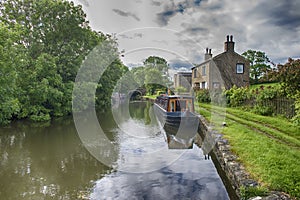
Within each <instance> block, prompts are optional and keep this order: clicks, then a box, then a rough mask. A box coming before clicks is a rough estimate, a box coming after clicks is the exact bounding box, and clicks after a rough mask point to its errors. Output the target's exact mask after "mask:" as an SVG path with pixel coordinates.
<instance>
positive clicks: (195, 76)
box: [194, 68, 197, 78]
mask: <svg viewBox="0 0 300 200" xmlns="http://www.w3.org/2000/svg"><path fill="white" fill-rule="evenodd" d="M194 78H197V68H195V69H194Z"/></svg>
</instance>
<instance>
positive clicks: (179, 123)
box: [154, 95, 199, 149]
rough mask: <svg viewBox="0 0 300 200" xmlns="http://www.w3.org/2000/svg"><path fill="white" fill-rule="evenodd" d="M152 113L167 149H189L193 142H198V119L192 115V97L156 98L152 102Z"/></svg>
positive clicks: (172, 96) (162, 96) (163, 96)
mask: <svg viewBox="0 0 300 200" xmlns="http://www.w3.org/2000/svg"><path fill="white" fill-rule="evenodd" d="M154 112H155V114H156V117H157V120H158V122H159V124H160V126H161V128H163V132H164V133H165V136H166V140H167V142H168V147H169V149H190V148H193V143H194V141H195V140H198V141H199V136H198V134H197V131H198V126H199V118H198V116H197V114H195V113H194V98H193V97H192V96H180V95H171V96H168V95H161V96H158V97H157V98H156V100H155V102H154Z"/></svg>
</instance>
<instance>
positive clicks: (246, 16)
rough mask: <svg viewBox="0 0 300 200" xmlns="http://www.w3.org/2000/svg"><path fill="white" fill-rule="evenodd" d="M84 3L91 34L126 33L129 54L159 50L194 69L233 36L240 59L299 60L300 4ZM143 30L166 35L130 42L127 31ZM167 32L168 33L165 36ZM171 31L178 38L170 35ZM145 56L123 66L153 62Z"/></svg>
mask: <svg viewBox="0 0 300 200" xmlns="http://www.w3.org/2000/svg"><path fill="white" fill-rule="evenodd" d="M78 1H79V0H78ZM80 1H81V2H82V3H84V5H83V6H84V9H85V11H86V12H87V14H88V18H89V20H90V22H91V25H92V28H93V29H96V30H99V31H103V32H105V33H117V34H119V33H122V35H123V37H121V38H120V40H119V45H120V47H121V48H122V49H125V51H128V50H132V49H133V48H142V47H155V48H157V49H164V50H167V51H170V52H171V51H173V52H176V54H174V55H171V54H168V55H167V59H169V60H172V59H178V58H179V57H181V58H180V59H188V60H189V61H190V62H192V63H194V62H201V59H202V57H203V53H204V52H205V48H206V47H209V48H212V51H213V54H214V55H216V54H218V53H221V52H222V51H223V44H224V41H225V37H226V35H228V34H230V35H234V41H235V42H236V51H237V52H238V53H242V52H244V51H246V50H248V49H254V50H260V51H264V52H266V54H267V55H268V56H269V57H270V59H271V60H273V61H275V62H281V63H283V62H284V61H286V59H287V58H288V57H300V55H299V49H300V14H298V13H299V12H298V11H299V9H300V1H297V0H291V1H276V0H263V1H256V0H249V1H232V0H208V1H207V0H202V1H200V0H182V1H155V0H152V1H145V0H143V1H142V0H139V1H129V0H123V1H117V0H110V1H108V0H107V1H96V0H91V1H88V4H86V2H87V1H86V0H80ZM79 3H80V2H79ZM87 5H88V6H87ZM117 13H118V14H117ZM145 27H162V28H164V29H161V30H160V29H156V30H155V31H153V30H152V32H151V31H150V32H151V33H150V32H149V30H148V34H145V33H143V35H137V34H139V33H140V32H137V31H133V33H132V35H127V36H126V34H128V30H135V29H139V28H145ZM167 29H170V31H169V32H168V31H165V30H167ZM171 30H172V31H173V32H174V31H175V32H177V35H176V34H170V32H172V31H171ZM124 31H125V32H126V34H125V35H124ZM129 32H130V31H129ZM134 34H136V35H134ZM120 36H121V34H120ZM139 36H142V37H139ZM126 37H127V38H126ZM187 38H189V39H187ZM160 52H161V51H158V52H157V53H160ZM147 53H150V51H149V52H147V51H143V53H142V52H141V53H139V54H140V55H139V56H129V57H127V56H125V57H124V62H125V63H135V62H136V63H138V62H140V61H141V60H142V58H141V57H142V56H145V57H144V58H147V56H149V55H148V54H147ZM151 53H153V52H151ZM135 54H136V55H137V52H136V53H135ZM178 54H179V55H178ZM163 55H165V54H163ZM165 56H166V55H165ZM126 57H127V58H126Z"/></svg>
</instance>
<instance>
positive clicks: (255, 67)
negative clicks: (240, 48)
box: [242, 49, 272, 83]
mask: <svg viewBox="0 0 300 200" xmlns="http://www.w3.org/2000/svg"><path fill="white" fill-rule="evenodd" d="M242 55H243V56H244V57H245V58H247V59H248V60H249V61H250V78H251V81H252V82H253V83H258V82H259V81H260V79H263V78H264V77H265V76H267V75H268V72H270V71H271V69H272V68H271V66H270V65H269V63H271V62H270V60H269V58H268V57H267V55H266V53H265V52H262V51H255V50H251V49H250V50H248V51H246V52H244V53H243V54H242Z"/></svg>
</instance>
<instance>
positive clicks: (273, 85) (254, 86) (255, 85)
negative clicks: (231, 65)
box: [250, 83, 280, 89]
mask: <svg viewBox="0 0 300 200" xmlns="http://www.w3.org/2000/svg"><path fill="white" fill-rule="evenodd" d="M279 85H280V83H262V84H254V85H250V89H256V88H260V87H261V86H264V87H268V86H272V87H277V86H279Z"/></svg>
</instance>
